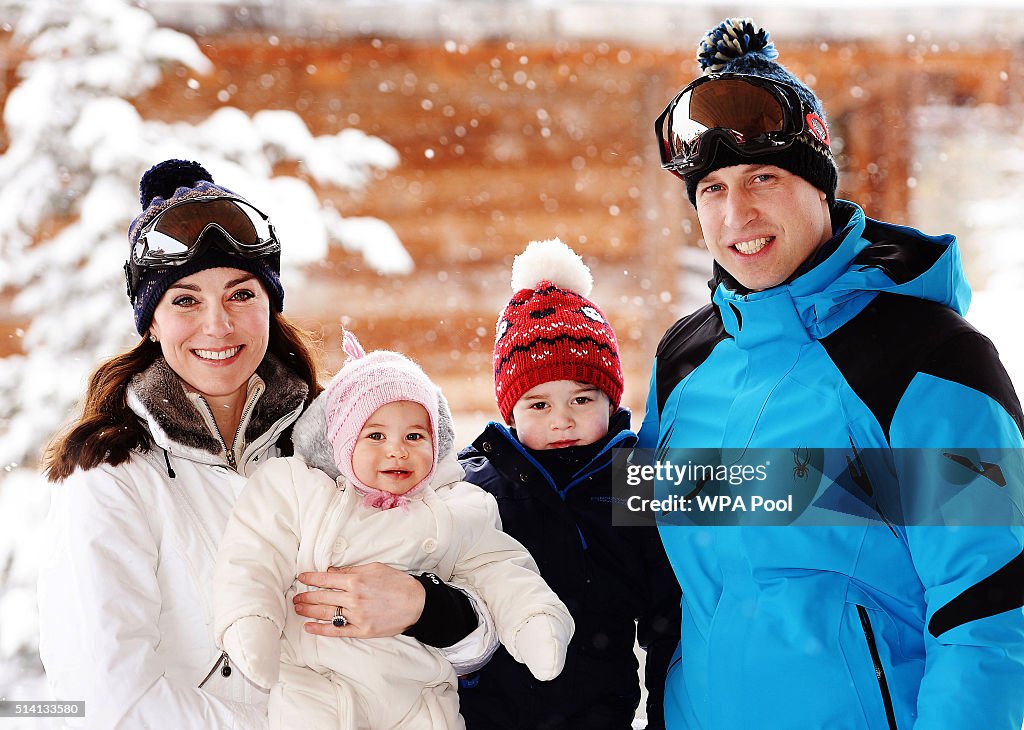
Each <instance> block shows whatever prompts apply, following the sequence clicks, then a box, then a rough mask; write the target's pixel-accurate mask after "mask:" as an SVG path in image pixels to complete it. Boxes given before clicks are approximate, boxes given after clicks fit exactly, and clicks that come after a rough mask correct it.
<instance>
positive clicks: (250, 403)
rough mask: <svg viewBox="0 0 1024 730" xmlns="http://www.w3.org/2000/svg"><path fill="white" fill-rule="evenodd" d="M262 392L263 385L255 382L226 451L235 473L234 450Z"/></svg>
mask: <svg viewBox="0 0 1024 730" xmlns="http://www.w3.org/2000/svg"><path fill="white" fill-rule="evenodd" d="M263 390H264V388H263V384H262V383H261V382H259V381H257V382H256V384H255V385H254V386H253V388H252V392H251V393H250V394H249V398H248V400H246V402H245V408H243V409H242V417H241V418H240V419H238V430H236V431H235V438H234V439H233V440H232V441H231V449H230V450H229V451H228V461H229V462H230V463H231V466H232V468H234V469H235V471H238V467H237V466H236V465H235V448H236V447H237V446H238V443H239V441H241V440H242V439H243V436H244V434H245V427H246V426H247V425H248V422H249V416H250V415H251V414H252V410H253V408H255V407H256V401H258V400H259V399H260V396H261V395H263Z"/></svg>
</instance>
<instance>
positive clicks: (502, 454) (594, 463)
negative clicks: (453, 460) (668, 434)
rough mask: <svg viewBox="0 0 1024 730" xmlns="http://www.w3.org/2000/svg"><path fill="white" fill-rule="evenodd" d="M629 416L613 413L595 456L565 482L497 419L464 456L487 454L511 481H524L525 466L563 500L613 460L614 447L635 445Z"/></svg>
mask: <svg viewBox="0 0 1024 730" xmlns="http://www.w3.org/2000/svg"><path fill="white" fill-rule="evenodd" d="M630 419H631V414H630V412H629V409H627V408H619V409H618V410H617V411H616V412H615V413H613V414H612V417H611V420H610V421H609V423H608V433H607V434H606V435H605V436H604V438H602V439H601V440H600V441H599V442H598V444H600V446H599V447H598V449H597V452H596V453H595V455H594V457H593V458H592V459H591V460H590V461H588V462H587V463H585V464H583V465H582V466H581V467H580V469H578V470H577V471H576V473H575V474H574V475H573V477H572V478H571V480H570V481H569V482H568V483H566V484H558V483H557V482H556V481H555V479H554V478H553V477H552V475H551V474H550V473H548V471H547V470H546V469H545V468H544V467H543V465H541V464H540V463H539V462H538V461H537V460H536V459H535V458H533V456H532V455H531V454H530V452H529V450H528V449H527V448H526V447H525V446H523V445H522V443H521V442H520V441H519V438H518V437H517V436H516V434H515V433H514V432H513V431H511V430H510V429H509V428H508V427H507V426H504V425H502V424H500V423H497V422H495V421H491V422H490V423H488V424H487V426H486V427H485V428H484V430H483V432H482V433H481V434H480V435H479V436H478V437H477V438H476V440H474V441H473V445H472V447H471V448H470V449H467V451H465V452H463V454H461V456H462V457H464V458H465V457H471V456H486V457H487V458H488V460H489V461H490V462H491V464H492V465H493V466H494V468H495V469H497V470H498V472H499V473H501V474H502V475H503V476H504V477H505V478H506V479H509V480H512V481H523V479H522V475H523V473H524V470H527V471H530V472H532V473H533V474H535V475H536V476H537V477H539V479H540V481H542V482H543V483H544V484H546V485H547V486H548V487H549V490H547V491H549V492H550V493H552V494H555V495H557V496H558V497H560V498H561V499H562V500H564V499H565V498H566V496H567V495H568V493H569V491H570V490H571V489H572V488H573V487H575V486H576V485H578V484H580V483H581V482H583V481H584V480H585V479H587V477H589V476H591V475H592V474H594V473H595V472H597V471H600V470H601V469H604V468H605V467H607V466H608V465H609V464H611V461H612V458H613V457H614V453H615V452H614V449H616V448H632V447H633V446H634V445H635V444H636V438H637V437H636V434H635V433H633V431H631V430H630V428H629V427H630ZM534 481H537V480H534Z"/></svg>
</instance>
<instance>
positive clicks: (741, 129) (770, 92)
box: [654, 73, 829, 178]
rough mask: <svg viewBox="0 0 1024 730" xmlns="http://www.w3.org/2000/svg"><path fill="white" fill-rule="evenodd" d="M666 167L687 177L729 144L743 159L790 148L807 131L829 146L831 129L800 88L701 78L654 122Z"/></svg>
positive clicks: (742, 78)
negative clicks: (802, 99)
mask: <svg viewBox="0 0 1024 730" xmlns="http://www.w3.org/2000/svg"><path fill="white" fill-rule="evenodd" d="M654 130H655V133H656V134H657V136H658V146H659V150H660V152H661V166H662V167H663V168H665V169H666V170H668V171H669V172H672V173H673V174H675V175H676V176H678V177H680V178H682V177H684V176H691V175H694V174H699V173H700V172H701V171H702V170H704V169H707V168H709V167H710V166H711V165H712V164H713V163H714V157H715V150H716V149H717V147H718V145H719V144H725V145H727V146H729V147H730V148H731V149H733V150H734V151H736V152H737V153H739V154H740V155H743V156H749V157H756V156H758V155H762V154H765V153H769V152H775V151H778V150H782V149H785V148H786V147H788V146H789V145H791V144H793V142H794V141H795V140H796V139H798V138H799V137H800V136H801V135H802V134H804V133H805V132H809V133H810V134H812V135H813V136H814V137H816V138H817V140H818V141H819V142H820V143H821V144H823V145H824V146H825V147H826V148H827V147H828V144H829V138H828V129H827V128H826V126H825V122H824V120H823V119H822V118H821V116H820V115H818V114H817V113H815V112H814V110H812V109H810V108H809V107H808V106H807V105H806V104H804V103H803V102H802V101H801V99H800V96H799V95H798V94H797V92H796V89H794V88H793V87H792V86H789V85H788V84H783V83H781V82H779V81H773V80H771V79H766V78H764V77H762V76H749V75H746V74H734V73H722V74H710V75H707V76H701V77H700V78H698V79H696V80H695V81H693V82H692V83H690V84H688V85H687V86H686V88H684V89H683V90H682V91H680V92H679V93H678V94H677V95H676V97H675V98H674V99H673V100H672V101H671V102H669V105H668V106H667V107H665V111H663V112H662V113H661V116H660V117H658V120H657V121H656V122H655V123H654Z"/></svg>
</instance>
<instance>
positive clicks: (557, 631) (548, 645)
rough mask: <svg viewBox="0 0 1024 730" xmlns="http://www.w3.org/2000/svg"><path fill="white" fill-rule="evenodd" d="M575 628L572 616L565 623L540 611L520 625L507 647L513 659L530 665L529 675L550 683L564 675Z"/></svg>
mask: <svg viewBox="0 0 1024 730" xmlns="http://www.w3.org/2000/svg"><path fill="white" fill-rule="evenodd" d="M573 628H574V627H573V623H572V619H569V621H568V622H566V621H564V620H561V619H558V618H555V617H554V616H551V615H549V614H546V613H541V614H537V615H535V616H531V617H530V618H529V619H527V620H526V621H525V622H524V623H523V624H522V626H520V627H519V630H518V631H516V634H515V638H514V639H513V640H512V642H511V643H510V644H509V645H508V646H506V647H505V648H506V649H508V653H509V654H511V655H512V658H513V659H515V660H516V661H517V662H520V663H522V664H525V665H526V666H527V668H528V669H529V670H530V674H532V675H533V676H534V677H536V678H537V679H539V680H540V681H542V682H547V681H548V680H551V679H554V678H555V677H557V676H558V675H559V674H561V672H562V667H564V666H565V652H566V649H567V648H568V647H569V639H571V638H572V632H573Z"/></svg>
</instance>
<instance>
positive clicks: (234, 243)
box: [125, 197, 281, 298]
mask: <svg viewBox="0 0 1024 730" xmlns="http://www.w3.org/2000/svg"><path fill="white" fill-rule="evenodd" d="M211 230H214V231H218V232H219V233H220V234H221V239H222V245H223V246H224V247H226V248H227V249H228V250H230V251H232V252H233V253H237V254H239V255H241V256H244V257H245V258H262V257H265V256H273V255H275V254H279V253H280V251H281V244H280V242H279V241H278V240H277V235H276V234H275V233H274V228H273V226H272V225H271V224H270V221H269V219H268V218H267V216H266V215H264V214H263V213H261V212H260V211H259V210H257V209H256V208H254V207H253V206H251V205H249V204H248V203H246V202H245V201H244V200H241V199H238V198H223V197H219V198H194V199H191V200H185V201H182V202H180V203H175V204H174V205H172V206H170V207H169V208H167V209H166V210H163V211H161V212H160V213H159V214H158V215H157V217H156V218H155V219H154V220H153V221H152V222H151V223H150V224H149V225H148V226H147V227H146V229H145V230H144V231H143V232H142V233H141V234H140V235H139V238H138V240H137V241H136V242H135V246H133V247H132V252H131V257H130V260H129V261H128V262H127V263H126V264H125V273H126V275H127V279H128V296H129V297H131V298H134V292H135V290H136V289H137V288H138V285H139V281H140V280H141V279H142V277H143V275H144V274H145V271H146V270H147V269H151V268H170V267H174V266H180V265H181V264H183V263H185V262H186V261H190V260H191V259H192V257H193V256H195V255H196V253H197V252H198V251H199V250H200V249H201V248H202V247H201V245H200V244H201V243H202V241H203V237H204V236H205V235H206V233H208V232H209V231H211ZM275 267H276V264H275Z"/></svg>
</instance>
